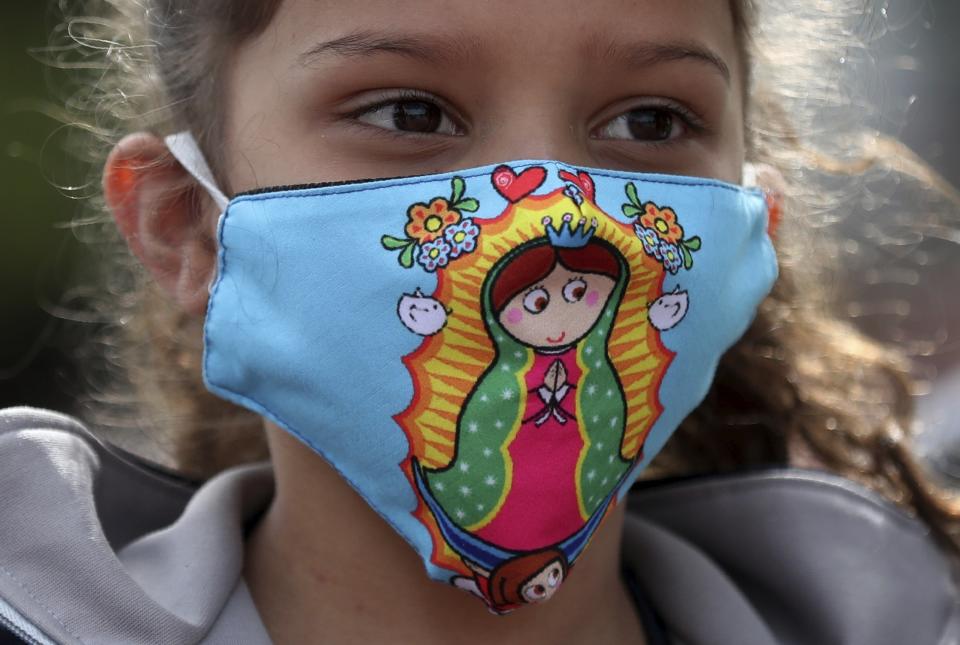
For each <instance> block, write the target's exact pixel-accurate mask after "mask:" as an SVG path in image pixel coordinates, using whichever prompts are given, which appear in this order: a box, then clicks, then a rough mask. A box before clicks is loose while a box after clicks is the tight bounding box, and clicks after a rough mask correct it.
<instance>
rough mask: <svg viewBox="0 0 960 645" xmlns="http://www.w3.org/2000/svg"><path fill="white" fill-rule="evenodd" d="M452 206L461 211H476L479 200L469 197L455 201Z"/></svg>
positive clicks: (478, 206)
mask: <svg viewBox="0 0 960 645" xmlns="http://www.w3.org/2000/svg"><path fill="white" fill-rule="evenodd" d="M453 207H454V208H456V209H458V210H461V211H467V212H468V213H476V212H477V210H478V209H479V208H480V202H478V201H477V200H475V199H473V198H472V197H471V198H469V199H464V200H463V201H460V202H456V203H455V204H454V205H453Z"/></svg>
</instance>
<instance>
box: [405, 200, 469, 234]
mask: <svg viewBox="0 0 960 645" xmlns="http://www.w3.org/2000/svg"><path fill="white" fill-rule="evenodd" d="M407 218H408V219H409V220H410V221H408V222H407V226H406V228H405V229H404V230H405V231H406V232H407V235H408V236H410V237H411V238H413V239H415V240H417V241H419V242H420V243H421V244H425V243H427V242H432V241H433V240H435V239H437V238H438V237H440V236H442V235H443V230H444V229H445V228H446V227H448V226H450V225H451V224H456V223H457V222H459V221H460V213H458V212H457V211H455V210H452V209H451V208H450V204H449V203H448V202H447V200H445V199H443V198H442V197H437V198H436V199H434V200H433V201H432V202H430V204H429V205H427V204H414V205H413V206H411V207H410V208H409V209H408V210H407Z"/></svg>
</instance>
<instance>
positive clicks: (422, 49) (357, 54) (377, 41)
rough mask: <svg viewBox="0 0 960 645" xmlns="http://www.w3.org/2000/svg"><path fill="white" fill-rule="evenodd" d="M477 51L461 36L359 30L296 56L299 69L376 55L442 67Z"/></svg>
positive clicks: (317, 45)
mask: <svg viewBox="0 0 960 645" xmlns="http://www.w3.org/2000/svg"><path fill="white" fill-rule="evenodd" d="M478 48H479V43H477V41H475V40H471V39H470V38H468V37H466V36H463V35H459V34H452V35H449V36H438V35H436V34H430V35H429V36H428V35H426V34H424V35H420V34H391V33H388V32H374V31H356V32H353V33H350V34H347V35H346V36H341V37H340V38H335V39H333V40H328V41H325V42H322V43H319V44H316V45H314V46H312V47H310V48H309V49H307V50H306V51H304V52H303V53H302V54H300V56H298V57H297V62H298V64H299V65H300V66H303V67H307V66H309V65H310V64H311V63H313V62H315V61H316V60H317V59H319V58H322V57H324V56H327V55H334V56H339V57H343V58H365V57H368V56H374V55H377V54H394V55H398V56H405V57H407V58H412V59H414V60H418V61H422V62H427V63H437V64H443V63H452V62H462V61H464V60H466V59H469V58H472V57H473V56H474V55H475V54H476V53H477V49H478Z"/></svg>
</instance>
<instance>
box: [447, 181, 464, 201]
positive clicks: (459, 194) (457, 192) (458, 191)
mask: <svg viewBox="0 0 960 645" xmlns="http://www.w3.org/2000/svg"><path fill="white" fill-rule="evenodd" d="M450 184H451V185H452V186H453V195H452V196H451V197H450V203H451V204H456V203H457V202H459V201H460V200H461V199H462V198H463V193H464V191H465V190H466V189H467V183H466V182H465V181H463V179H462V178H461V177H454V178H453V180H452V181H451V182H450Z"/></svg>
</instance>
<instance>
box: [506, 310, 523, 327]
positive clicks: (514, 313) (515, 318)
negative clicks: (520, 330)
mask: <svg viewBox="0 0 960 645" xmlns="http://www.w3.org/2000/svg"><path fill="white" fill-rule="evenodd" d="M507 322H508V323H510V324H511V325H519V324H520V323H521V322H523V312H522V311H520V309H519V308H518V307H514V308H513V309H511V310H510V311H508V312H507Z"/></svg>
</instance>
